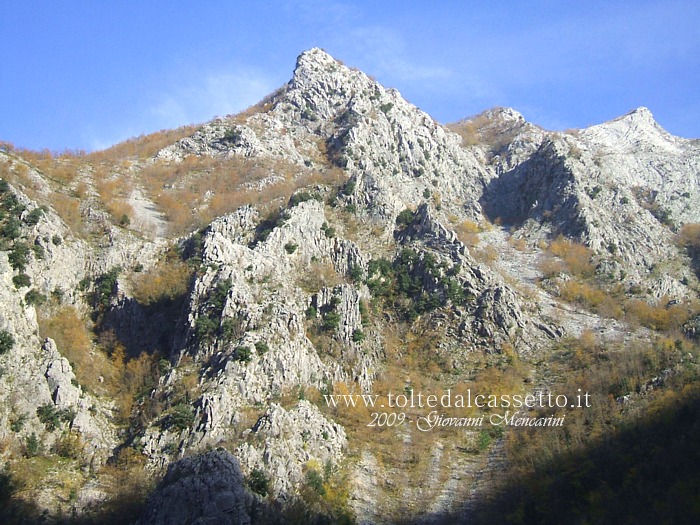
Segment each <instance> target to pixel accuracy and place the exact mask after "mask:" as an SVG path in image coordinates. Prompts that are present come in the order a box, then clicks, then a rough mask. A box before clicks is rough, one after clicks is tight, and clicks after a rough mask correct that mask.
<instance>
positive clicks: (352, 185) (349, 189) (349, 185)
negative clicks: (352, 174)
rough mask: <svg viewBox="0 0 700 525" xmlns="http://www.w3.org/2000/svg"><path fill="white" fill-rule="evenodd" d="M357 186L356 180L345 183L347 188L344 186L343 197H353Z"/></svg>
mask: <svg viewBox="0 0 700 525" xmlns="http://www.w3.org/2000/svg"><path fill="white" fill-rule="evenodd" d="M356 186H357V182H356V181H355V179H350V180H349V181H347V182H346V183H345V186H343V195H348V196H350V195H352V194H353V193H355V187H356Z"/></svg>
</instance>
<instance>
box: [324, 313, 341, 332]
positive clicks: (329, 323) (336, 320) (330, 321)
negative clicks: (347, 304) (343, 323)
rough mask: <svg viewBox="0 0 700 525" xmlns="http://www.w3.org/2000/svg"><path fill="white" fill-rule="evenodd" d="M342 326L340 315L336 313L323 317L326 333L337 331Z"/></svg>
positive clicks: (326, 314)
mask: <svg viewBox="0 0 700 525" xmlns="http://www.w3.org/2000/svg"><path fill="white" fill-rule="evenodd" d="M339 324H340V314H339V313H338V312H335V311H330V312H326V313H325V314H324V316H323V329H324V330H326V331H331V330H335V329H337V328H338V325H339Z"/></svg>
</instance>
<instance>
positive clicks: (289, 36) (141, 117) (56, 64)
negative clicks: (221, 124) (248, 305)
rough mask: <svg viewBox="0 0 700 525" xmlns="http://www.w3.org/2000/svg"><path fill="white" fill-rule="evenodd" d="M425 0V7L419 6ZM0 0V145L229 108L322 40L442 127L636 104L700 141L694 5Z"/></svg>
mask: <svg viewBox="0 0 700 525" xmlns="http://www.w3.org/2000/svg"><path fill="white" fill-rule="evenodd" d="M428 6H430V7H428ZM1 7H2V9H0V52H1V62H0V140H6V141H10V142H13V143H14V144H15V145H17V146H23V147H28V148H33V149H42V148H49V149H52V150H61V149H64V148H74V149H75V148H83V149H87V150H92V149H99V148H104V147H107V146H109V145H110V144H113V143H115V142H118V141H120V140H123V139H126V138H128V137H130V136H135V135H139V134H142V133H149V132H152V131H157V130H159V129H164V128H172V127H177V126H180V125H183V124H189V123H199V122H204V121H207V120H209V119H211V118H212V117H214V116H216V115H225V114H228V113H235V112H238V111H240V110H242V109H244V108H246V107H247V106H249V105H251V104H253V103H255V102H257V101H258V100H259V99H260V98H262V97H263V96H264V95H266V94H267V93H269V92H271V91H273V90H274V89H276V88H277V87H279V86H281V85H282V84H284V83H285V82H286V81H287V80H289V78H291V75H292V70H293V68H294V64H295V59H296V56H297V55H298V54H299V53H300V52H301V51H303V50H305V49H308V48H311V47H321V48H324V49H325V50H327V51H328V52H329V53H331V54H332V55H334V56H335V57H336V58H338V59H341V60H343V61H344V62H345V63H346V64H348V65H350V66H354V67H358V68H360V69H362V70H363V71H365V72H366V73H368V74H370V75H372V76H374V77H375V78H377V79H378V80H379V81H380V82H381V83H382V84H384V85H386V86H389V87H395V88H397V89H398V90H399V91H400V92H401V93H402V94H403V95H404V97H406V98H407V99H408V100H410V101H411V102H413V103H414V104H416V105H417V106H419V107H420V108H422V109H424V110H425V111H427V112H428V113H430V114H431V115H432V116H433V117H435V118H436V119H437V120H438V121H440V122H452V121H456V120H459V119H461V118H464V117H466V116H469V115H473V114H475V113H479V112H481V111H483V110H484V109H487V108H489V107H492V106H496V105H500V106H511V107H514V108H515V109H517V110H518V111H520V112H521V113H523V114H524V115H525V117H526V118H527V119H528V120H530V121H532V122H534V123H536V124H539V125H541V126H543V127H545V128H548V129H566V128H573V127H583V126H588V125H591V124H597V123H600V122H603V121H605V120H609V119H611V118H614V117H616V116H619V115H622V114H624V113H626V112H627V111H629V110H631V109H633V108H635V107H638V106H647V107H649V108H650V109H651V111H652V113H654V116H655V117H656V119H657V121H658V122H659V123H660V124H661V125H662V126H664V127H665V128H666V129H667V130H668V131H670V132H671V133H673V134H676V135H680V136H685V137H693V138H698V137H700V6H699V5H698V3H697V1H696V0H659V1H645V0H630V1H610V0H605V1H602V0H589V1H586V2H572V1H566V0H558V1H554V0H551V1H544V0H531V1H524V0H523V1H519V0H512V1H499V0H483V1H467V0H461V1H443V2H431V3H428V2H419V1H411V0H403V1H390V0H385V1H381V2H379V1H377V2H375V1H365V2H363V1H355V2H350V1H340V0H338V1H334V0H330V1H322V0H309V1H303V0H288V1H283V0H277V1H267V2H257V1H250V2H242V1H223V0H222V1H218V2H214V1H207V0H200V1H192V0H189V1H179V0H168V1H148V0H139V1H127V0H121V1H120V0H114V1H109V2H108V1H102V2H99V1H87V0H84V1H80V0H74V1H70V2H69V1H61V0H53V1H35V0H13V1H11V0H3V1H2V4H1Z"/></svg>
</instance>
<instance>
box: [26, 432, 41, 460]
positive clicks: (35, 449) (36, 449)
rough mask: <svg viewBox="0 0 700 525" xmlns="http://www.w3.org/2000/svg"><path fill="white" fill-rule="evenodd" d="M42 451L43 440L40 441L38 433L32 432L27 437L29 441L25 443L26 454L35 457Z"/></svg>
mask: <svg viewBox="0 0 700 525" xmlns="http://www.w3.org/2000/svg"><path fill="white" fill-rule="evenodd" d="M40 452H41V442H40V441H39V438H37V437H36V434H35V433H34V432H32V434H31V435H30V436H29V437H28V438H27V441H26V442H25V443H24V455H25V456H26V457H28V458H33V457H36V456H38V455H39V453H40Z"/></svg>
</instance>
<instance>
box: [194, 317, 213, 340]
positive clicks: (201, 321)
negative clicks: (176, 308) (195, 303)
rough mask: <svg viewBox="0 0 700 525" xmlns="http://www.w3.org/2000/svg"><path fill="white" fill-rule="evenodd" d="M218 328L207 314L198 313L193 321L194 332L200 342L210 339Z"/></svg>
mask: <svg viewBox="0 0 700 525" xmlns="http://www.w3.org/2000/svg"><path fill="white" fill-rule="evenodd" d="M218 328H219V326H218V324H217V322H216V321H215V320H214V319H212V318H211V317H209V316H208V315H200V316H199V317H197V320H196V321H195V322H194V333H195V335H196V336H197V339H199V340H200V341H202V342H208V341H211V340H212V339H213V337H214V334H215V333H216V330H217V329H218Z"/></svg>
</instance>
